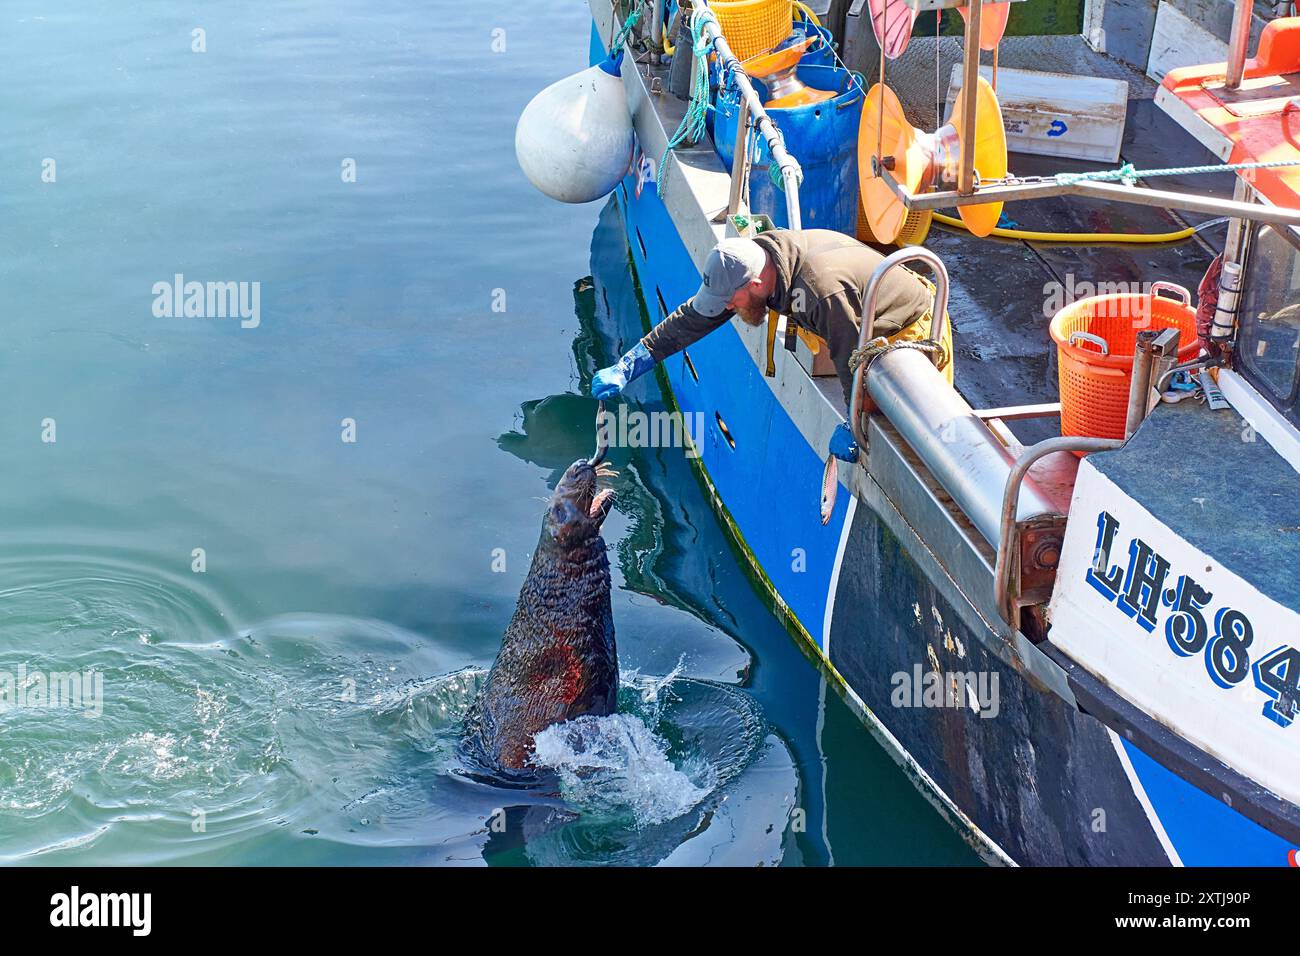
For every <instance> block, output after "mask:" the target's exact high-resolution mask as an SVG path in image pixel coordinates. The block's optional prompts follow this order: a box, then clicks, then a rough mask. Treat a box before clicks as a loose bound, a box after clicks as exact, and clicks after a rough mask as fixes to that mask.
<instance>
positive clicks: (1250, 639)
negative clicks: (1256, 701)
mask: <svg viewBox="0 0 1300 956" xmlns="http://www.w3.org/2000/svg"><path fill="white" fill-rule="evenodd" d="M1121 532H1122V529H1121V527H1120V521H1119V519H1118V518H1116V517H1115V516H1114V515H1113V514H1111V513H1110V512H1109V511H1101V512H1100V513H1099V514H1098V515H1097V539H1096V547H1095V550H1094V557H1093V562H1092V565H1091V566H1090V567H1089V568H1087V570H1086V571H1085V573H1084V579H1085V580H1086V581H1087V583H1088V584H1089V585H1090V586H1091V587H1093V588H1094V589H1096V591H1097V592H1098V593H1099V594H1101V595H1102V597H1104V598H1105V599H1106V600H1107V601H1108V602H1110V603H1111V604H1113V605H1114V606H1115V608H1116V609H1117V611H1118V612H1119V613H1120V614H1121V615H1123V616H1124V617H1126V618H1128V619H1129V620H1130V621H1132V623H1133V625H1134V626H1135V627H1138V628H1141V629H1142V630H1143V631H1146V632H1147V633H1149V634H1154V633H1160V634H1162V635H1163V637H1164V639H1165V643H1166V644H1167V645H1168V648H1169V651H1170V653H1172V654H1175V655H1177V656H1178V657H1183V658H1188V657H1195V656H1199V657H1200V658H1201V659H1202V661H1203V662H1204V664H1205V672H1206V674H1207V675H1208V676H1209V679H1210V681H1212V682H1213V684H1214V685H1215V686H1217V687H1219V688H1221V689H1222V690H1231V689H1232V688H1234V687H1236V686H1237V685H1239V684H1241V683H1242V682H1243V681H1245V680H1247V679H1248V678H1250V679H1252V680H1253V682H1254V685H1255V687H1257V688H1258V689H1259V691H1260V692H1261V693H1263V695H1264V697H1265V700H1264V702H1263V707H1262V714H1263V716H1264V717H1267V718H1268V719H1269V720H1272V721H1275V722H1276V723H1278V724H1280V725H1281V726H1283V727H1289V726H1290V725H1291V723H1292V722H1293V721H1294V720H1295V718H1296V716H1297V714H1298V713H1300V650H1297V649H1296V648H1294V647H1292V646H1290V645H1288V644H1278V643H1277V637H1276V636H1275V635H1272V634H1268V633H1257V632H1256V628H1255V625H1254V624H1253V623H1252V622H1251V619H1250V617H1249V616H1248V615H1247V614H1246V613H1245V612H1244V611H1242V610H1240V609H1238V608H1235V607H1230V606H1228V605H1226V604H1223V603H1220V602H1216V601H1215V598H1214V594H1213V592H1211V591H1210V590H1209V588H1207V587H1204V586H1202V585H1201V584H1200V583H1198V581H1197V580H1196V578H1195V576H1194V575H1193V574H1191V573H1190V572H1189V571H1185V570H1184V569H1182V568H1178V567H1175V566H1174V564H1173V562H1171V561H1170V560H1169V559H1168V558H1167V557H1165V556H1164V555H1162V554H1161V553H1160V552H1158V551H1157V550H1156V549H1155V548H1154V547H1152V545H1151V544H1149V543H1148V542H1147V541H1145V540H1143V539H1142V538H1141V537H1140V536H1132V537H1129V539H1128V555H1127V559H1126V560H1125V559H1124V558H1123V557H1122V556H1121V554H1120V552H1119V551H1118V549H1117V548H1116V544H1117V542H1118V541H1120V540H1122V534H1121ZM1116 559H1118V560H1116ZM1207 570H1209V569H1208V568H1207Z"/></svg>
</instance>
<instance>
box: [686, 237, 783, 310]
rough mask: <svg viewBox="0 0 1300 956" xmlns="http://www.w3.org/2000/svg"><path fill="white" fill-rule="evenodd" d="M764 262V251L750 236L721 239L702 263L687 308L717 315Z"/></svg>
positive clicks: (761, 269) (757, 274)
mask: <svg viewBox="0 0 1300 956" xmlns="http://www.w3.org/2000/svg"><path fill="white" fill-rule="evenodd" d="M765 265H767V254H766V253H765V252H763V250H762V249H761V248H759V245H758V243H756V242H755V241H754V240H753V239H723V240H722V241H721V242H719V243H718V244H717V245H716V246H714V247H713V251H712V252H710V253H709V258H708V259H707V260H706V261H705V263H704V275H703V283H702V284H701V285H700V291H699V292H697V293H695V295H694V296H693V297H692V298H691V308H693V309H694V310H695V311H696V312H698V313H700V315H705V316H708V317H709V318H714V317H715V316H719V315H721V314H722V313H723V312H725V311H727V303H728V302H730V301H731V297H732V296H733V295H735V294H736V291H737V290H738V289H740V288H742V287H744V285H745V283H747V282H750V281H752V280H754V279H757V278H758V277H759V275H760V274H761V273H762V271H763V266H765Z"/></svg>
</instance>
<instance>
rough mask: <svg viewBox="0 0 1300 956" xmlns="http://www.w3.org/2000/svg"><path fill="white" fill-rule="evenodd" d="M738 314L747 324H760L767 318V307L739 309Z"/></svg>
mask: <svg viewBox="0 0 1300 956" xmlns="http://www.w3.org/2000/svg"><path fill="white" fill-rule="evenodd" d="M736 314H737V315H739V316H740V320H741V321H742V322H744V323H745V324H746V325H752V326H756V327H757V326H760V325H762V324H763V322H764V321H766V319H767V309H737V310H736Z"/></svg>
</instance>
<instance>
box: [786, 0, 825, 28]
mask: <svg viewBox="0 0 1300 956" xmlns="http://www.w3.org/2000/svg"><path fill="white" fill-rule="evenodd" d="M792 6H793V7H794V8H795V9H796V10H798V11H799V12H800V13H802V14H803V15H804V19H806V20H808V21H810V22H811V23H812V25H813V26H815V27H819V26H821V25H822V22H821V21H820V20H818V19H817V14H815V13H813V11H812V7H810V6H808V4H806V3H802V2H801V0H794V3H793V4H792Z"/></svg>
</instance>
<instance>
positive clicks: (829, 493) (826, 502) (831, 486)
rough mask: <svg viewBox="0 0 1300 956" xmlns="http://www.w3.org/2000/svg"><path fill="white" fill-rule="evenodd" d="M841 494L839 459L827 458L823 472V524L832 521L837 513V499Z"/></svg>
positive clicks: (831, 456)
mask: <svg viewBox="0 0 1300 956" xmlns="http://www.w3.org/2000/svg"><path fill="white" fill-rule="evenodd" d="M839 493H840V466H839V459H838V458H836V457H835V456H834V455H827V456H826V468H825V470H824V471H823V472H822V524H827V523H828V522H829V521H830V520H831V515H832V514H834V513H835V499H836V497H837V496H838V495H839Z"/></svg>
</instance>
